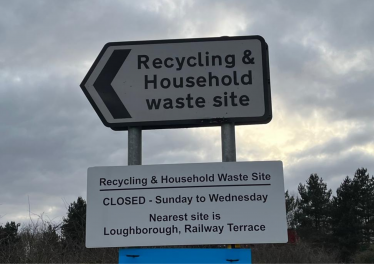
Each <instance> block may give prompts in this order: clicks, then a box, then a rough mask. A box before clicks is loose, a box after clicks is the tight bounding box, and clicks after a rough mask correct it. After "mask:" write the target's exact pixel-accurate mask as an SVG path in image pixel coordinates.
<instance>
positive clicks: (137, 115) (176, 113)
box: [81, 36, 272, 130]
mask: <svg viewBox="0 0 374 264" xmlns="http://www.w3.org/2000/svg"><path fill="white" fill-rule="evenodd" d="M81 88H82V90H83V92H84V93H85V95H86V96H87V98H88V99H89V101H90V102H91V104H92V106H93V107H94V109H95V110H96V112H97V114H98V115H99V117H100V118H101V120H102V122H103V123H104V124H105V125H106V126H108V127H111V128H112V129H114V130H127V129H128V127H134V126H136V127H142V129H156V128H178V127H198V126H216V125H220V124H222V123H227V122H234V123H235V124H238V125H240V124H263V123H268V122H270V120H271V118H272V109H271V96H270V74H269V60H268V46H267V44H266V42H265V40H264V39H263V38H262V37H260V36H242V37H222V38H203V39H176V40H159V41H135V42H114V43H108V44H106V45H105V46H104V48H103V50H102V51H101V52H100V54H99V56H98V58H97V59H96V61H95V62H94V64H93V66H92V67H91V69H90V70H89V72H88V74H87V75H86V77H85V78H84V80H83V82H82V83H81Z"/></svg>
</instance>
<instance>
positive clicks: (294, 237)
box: [287, 229, 299, 244]
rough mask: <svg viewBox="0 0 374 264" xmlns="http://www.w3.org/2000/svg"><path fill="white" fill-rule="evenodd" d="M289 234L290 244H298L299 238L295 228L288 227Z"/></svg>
mask: <svg viewBox="0 0 374 264" xmlns="http://www.w3.org/2000/svg"><path fill="white" fill-rule="evenodd" d="M287 234H288V243H289V244H296V243H297V241H298V240H299V237H298V236H297V233H296V230H295V229H287Z"/></svg>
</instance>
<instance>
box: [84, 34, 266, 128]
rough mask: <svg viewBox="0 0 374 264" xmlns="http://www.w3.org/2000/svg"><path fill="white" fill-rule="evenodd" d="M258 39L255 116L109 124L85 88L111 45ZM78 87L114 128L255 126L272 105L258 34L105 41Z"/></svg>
mask: <svg viewBox="0 0 374 264" xmlns="http://www.w3.org/2000/svg"><path fill="white" fill-rule="evenodd" d="M248 39H257V40H259V41H260V42H261V51H262V66H263V69H262V70H263V73H264V74H263V84H264V87H263V89H264V99H265V102H264V105H265V113H264V115H262V116H258V117H240V118H213V119H191V120H175V121H152V122H132V123H131V122H125V123H108V122H107V121H106V120H105V117H104V116H103V115H102V113H101V112H100V110H99V108H98V107H97V106H96V104H95V102H94V100H93V99H92V97H91V95H90V94H89V92H88V91H87V88H86V87H85V84H86V82H87V80H88V79H89V78H90V76H91V74H92V72H93V70H94V69H95V68H96V66H97V64H98V63H99V61H100V60H101V58H102V56H103V54H104V53H105V51H106V50H107V49H108V48H109V47H112V46H124V45H146V44H164V43H188V42H211V41H232V40H248ZM80 87H81V88H82V91H83V92H84V94H85V95H86V97H87V99H88V100H89V101H90V103H91V105H92V107H93V108H94V109H95V111H96V113H97V114H98V116H99V117H100V119H101V121H102V122H103V124H104V125H105V126H107V127H110V128H112V129H113V130H116V131H120V130H128V127H133V126H137V127H142V129H163V128H187V127H207V126H219V125H221V124H222V123H227V122H233V123H235V124H236V125H254V124H266V123H269V122H270V121H271V119H272V106H271V91H270V69H269V50H268V45H267V43H266V42H265V39H264V38H263V37H261V36H239V37H218V38H192V39H168V40H148V41H130V42H110V43H107V44H106V45H105V46H104V48H103V49H102V50H101V52H100V54H99V56H98V57H97V58H96V60H95V62H94V63H93V65H92V66H91V68H90V70H89V71H88V73H87V75H86V76H85V78H84V79H83V81H82V83H81V85H80Z"/></svg>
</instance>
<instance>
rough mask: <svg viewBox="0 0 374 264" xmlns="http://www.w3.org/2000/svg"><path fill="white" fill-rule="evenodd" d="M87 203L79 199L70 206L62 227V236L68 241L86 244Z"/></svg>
mask: <svg viewBox="0 0 374 264" xmlns="http://www.w3.org/2000/svg"><path fill="white" fill-rule="evenodd" d="M86 207H87V205H86V201H85V200H84V199H83V198H82V197H78V199H77V201H76V202H73V203H71V204H70V206H69V208H68V214H67V217H66V218H64V219H63V224H62V226H61V231H62V235H63V237H64V238H65V239H66V240H71V241H74V242H77V243H79V244H81V243H84V242H85V234H86Z"/></svg>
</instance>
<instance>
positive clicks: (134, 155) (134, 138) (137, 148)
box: [127, 127, 142, 166]
mask: <svg viewBox="0 0 374 264" xmlns="http://www.w3.org/2000/svg"><path fill="white" fill-rule="evenodd" d="M127 153H128V157H127V160H128V162H127V164H128V165H129V166H131V165H142V128H141V127H129V132H128V148H127Z"/></svg>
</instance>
